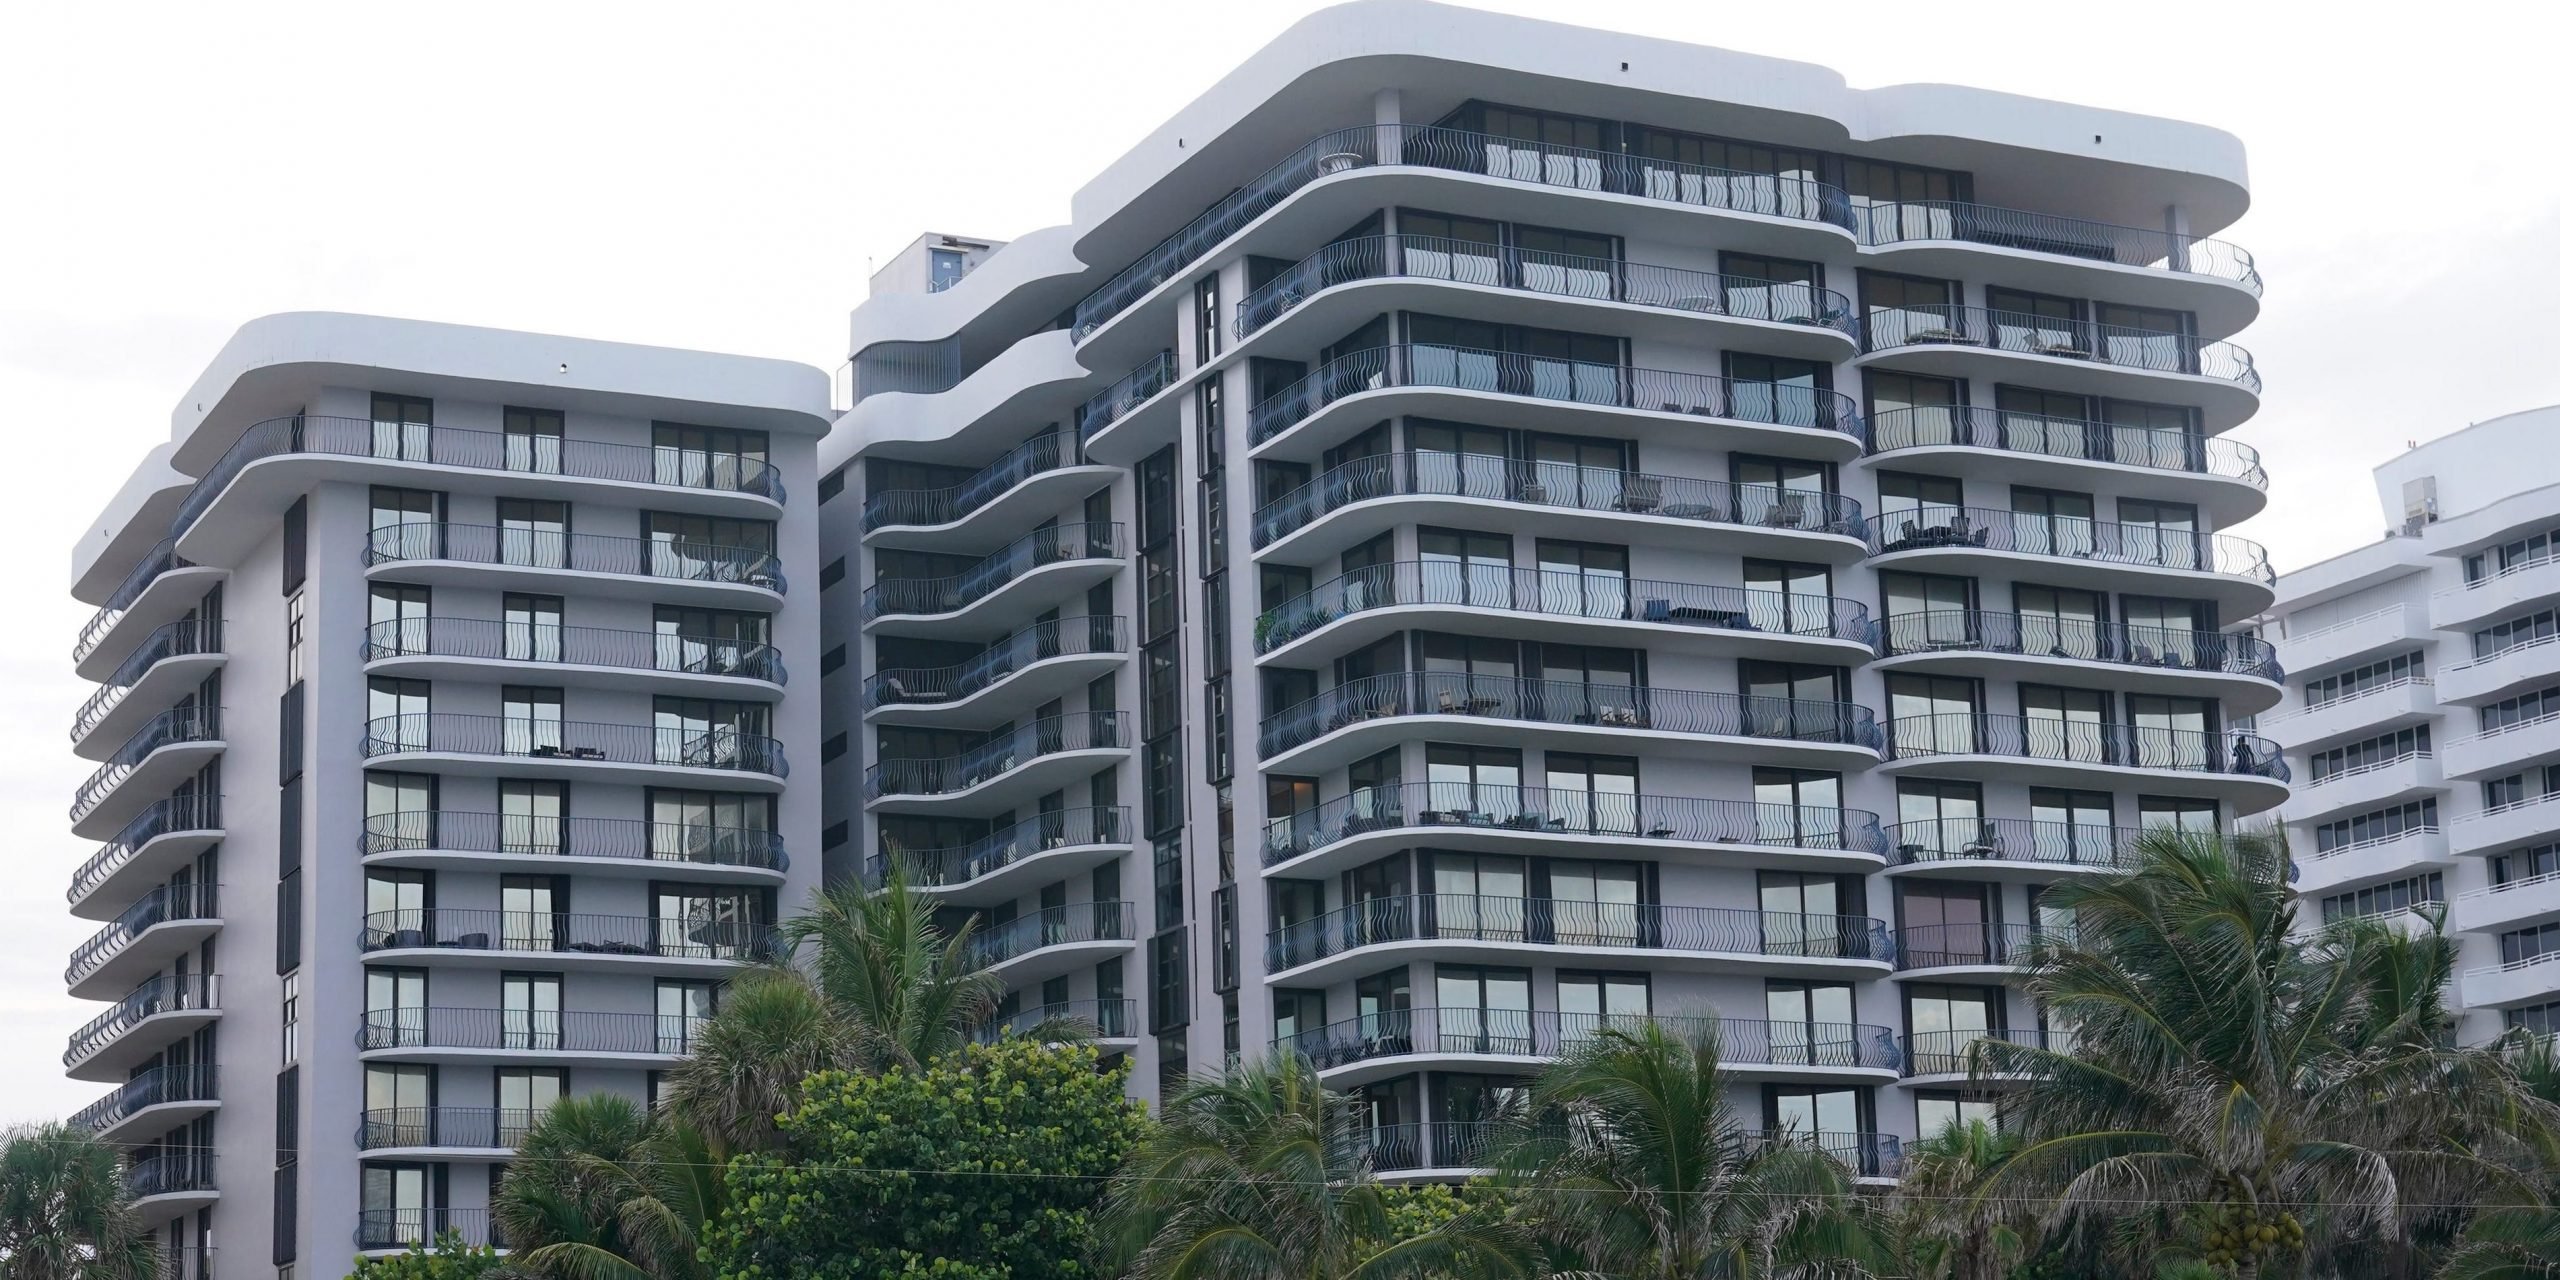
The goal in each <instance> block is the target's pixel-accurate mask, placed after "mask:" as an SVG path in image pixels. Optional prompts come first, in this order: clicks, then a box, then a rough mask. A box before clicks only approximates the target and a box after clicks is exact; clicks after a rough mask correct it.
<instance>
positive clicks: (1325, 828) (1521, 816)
mask: <svg viewBox="0 0 2560 1280" xmlns="http://www.w3.org/2000/svg"><path fill="white" fill-rule="evenodd" d="M1434 828H1461V829H1465V828H1476V829H1494V830H1503V831H1520V832H1527V833H1530V834H1532V835H1576V836H1605V837H1610V838H1613V839H1621V840H1639V839H1641V840H1678V841H1685V842H1690V843H1697V844H1739V845H1767V846H1771V847H1776V848H1786V849H1809V850H1817V851H1839V852H1848V853H1870V854H1882V853H1883V852H1884V851H1885V848H1886V845H1885V837H1884V833H1883V831H1882V829H1881V828H1880V827H1879V826H1878V823H1877V819H1876V815H1874V814H1872V813H1869V812H1867V811H1866V810H1864V809H1824V808H1810V807H1797V806H1794V805H1783V804H1755V803H1753V802H1751V801H1748V800H1701V799H1696V798H1694V797H1690V796H1650V795H1635V794H1632V793H1629V792H1622V791H1619V792H1612V791H1600V792H1593V791H1579V790H1565V789H1562V788H1551V787H1505V786H1491V785H1475V784H1470V783H1464V782H1403V783H1395V784H1391V785H1388V786H1383V787H1362V788H1360V789H1359V790H1356V791H1353V792H1352V793H1351V794H1349V795H1347V796H1340V797H1337V798H1335V799H1332V800H1328V801H1326V802H1324V803H1323V804H1320V805H1317V806H1316V807H1315V808H1313V809H1309V810H1306V811H1304V812H1301V813H1295V814H1291V815H1288V816H1286V817H1281V818H1274V819H1272V820H1271V822H1270V823H1269V824H1268V825H1266V826H1264V828H1263V832H1262V865H1264V866H1266V867H1275V866H1278V865H1280V864H1281V863H1284V862H1287V861H1289V860H1290V859H1292V858H1296V857H1299V856H1301V855H1304V854H1308V853H1313V852H1314V851H1316V850H1318V849H1322V848H1325V847H1327V846H1330V845H1334V844H1339V843H1341V842H1342V841H1344V840H1348V839H1351V838H1352V837H1354V836H1358V835H1364V834H1366V833H1368V832H1372V831H1405V830H1426V831H1427V830H1430V829H1434Z"/></svg>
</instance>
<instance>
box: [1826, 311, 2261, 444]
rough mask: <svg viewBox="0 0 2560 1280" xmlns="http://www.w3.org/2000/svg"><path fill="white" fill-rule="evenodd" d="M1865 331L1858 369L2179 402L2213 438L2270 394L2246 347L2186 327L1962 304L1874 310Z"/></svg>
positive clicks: (2245, 417) (1861, 322)
mask: <svg viewBox="0 0 2560 1280" xmlns="http://www.w3.org/2000/svg"><path fill="white" fill-rule="evenodd" d="M1859 330H1860V333H1861V334H1862V335H1863V337H1864V339H1865V352H1864V354H1862V355H1860V356H1859V357H1858V358H1857V360H1855V361H1854V362H1853V363H1855V364H1858V365H1888V366H1890V367H1892V368H1894V369H1896V370H1900V371H1906V372H1911V373H1923V374H1932V375H1935V376H1939V377H1947V378H1970V379H1973V380H1974V381H1975V382H1977V383H1978V384H1980V385H1984V386H1989V385H1994V384H1997V383H2003V382H2010V383H2025V384H2028V385H2031V386H2035V387H2040V388H2043V389H2045V390H2049V391H2058V392H2063V393H2066V394H2071V395H2080V396H2087V397H2091V398H2106V399H2121V400H2134V401H2163V400H2166V401H2172V402H2175V403H2178V404H2183V405H2188V406H2191V407H2193V408H2194V409H2195V410H2196V411H2197V413H2198V414H2199V415H2200V416H2201V417H2202V418H2203V425H2204V429H2205V434H2207V435H2213V434H2217V433H2220V432H2223V431H2227V430H2229V429H2230V428H2232V427H2234V426H2237V425H2238V424H2240V423H2241V422H2244V421H2246V420H2248V418H2249V417H2250V416H2251V415H2252V414H2255V413H2256V412H2257V411H2258V395H2259V392H2260V391H2261V390H2262V384H2261V383H2260V382H2259V379H2258V370H2257V364H2256V361H2255V359H2254V358H2253V357H2252V356H2251V355H2250V354H2249V352H2248V351H2247V350H2246V349H2244V348H2241V347H2237V346H2234V345H2232V344H2231V343H2228V342H2200V341H2198V340H2197V339H2195V338H2194V337H2192V336H2190V335H2187V334H2182V333H2167V332H2159V331H2154V330H2147V329H2131V328H2125V327H2123V326H2120V325H2104V324H2092V323H2089V322H2088V321H2085V320H2081V321H2074V320H2056V319H2050V318H2047V317H2042V316H2036V315H2030V314H2026V313H2023V312H2014V311H1995V310H1990V309H1987V308H1983V307H1953V306H1904V307H1870V308H1868V309H1867V311H1866V313H1865V314H1864V315H1863V316H1862V317H1860V320H1859Z"/></svg>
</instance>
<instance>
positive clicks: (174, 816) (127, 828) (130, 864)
mask: <svg viewBox="0 0 2560 1280" xmlns="http://www.w3.org/2000/svg"><path fill="white" fill-rule="evenodd" d="M222 835H223V832H222V797H221V796H219V795H204V796H178V797H173V798H171V799H167V800H163V801H160V802H159V803H157V804H154V805H152V806H151V807H150V808H147V809H144V810H143V811H142V812H141V813H140V814H138V815H136V816H135V818H134V819H133V821H131V822H128V823H126V824H125V825H124V828H123V829H122V830H120V831H118V832H116V834H115V837H114V838H113V839H111V840H109V841H107V842H106V844H105V846H104V847H102V848H100V849H99V850H98V851H97V852H96V853H94V854H91V855H90V856H89V860H88V861H86V862H83V863H81V864H80V869H79V870H77V871H74V872H72V873H71V888H70V890H69V892H68V893H66V894H65V895H64V896H66V897H68V898H69V899H70V901H71V914H73V915H75V916H78V917H80V918H82V919H85V920H110V919H113V918H114V915H113V914H112V913H114V912H116V911H120V910H122V909H123V904H124V903H126V902H128V901H131V900H132V897H133V895H134V894H136V893H139V892H141V891H142V890H143V888H144V887H145V886H148V885H156V884H159V883H160V882H161V881H164V880H166V879H168V878H169V875H170V873H171V872H174V871H176V870H177V869H178V868H180V867H182V866H186V865H187V864H189V863H191V862H193V861H195V857H196V855H197V854H199V853H202V852H204V851H205V850H207V849H210V848H212V847H213V846H214V845H216V844H219V843H221V841H222Z"/></svg>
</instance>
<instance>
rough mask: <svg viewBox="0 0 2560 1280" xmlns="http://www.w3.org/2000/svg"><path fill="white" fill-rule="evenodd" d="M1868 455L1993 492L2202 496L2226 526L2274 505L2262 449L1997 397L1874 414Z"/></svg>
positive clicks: (2207, 510) (2206, 509) (2205, 508)
mask: <svg viewBox="0 0 2560 1280" xmlns="http://www.w3.org/2000/svg"><path fill="white" fill-rule="evenodd" d="M1867 457H1868V458H1869V459H1870V460H1872V461H1871V465H1874V466H1878V467H1895V468H1899V467H1918V468H1921V469H1923V470H1930V469H1936V470H1940V471H1943V472H1951V473H1954V474H1960V475H1962V476H1964V477H1965V479H1967V480H1968V481H1971V482H1974V483H1976V484H1981V485H1987V486H1993V488H1992V489H1991V491H1992V492H1998V491H1999V487H2002V486H2011V485H2027V486H2030V487H2033V488H2044V489H2062V490H2066V491H2070V490H2079V491H2086V490H2089V489H2092V488H2098V487H2101V486H2103V487H2106V488H2110V489H2118V490H2131V491H2134V492H2138V493H2144V494H2148V495H2150V496H2153V497H2158V498H2169V499H2177V500H2181V501H2186V502H2192V503H2194V504H2195V505H2196V507H2197V509H2198V510H2199V511H2200V512H2201V513H2202V514H2203V515H2204V518H2205V521H2206V523H2208V524H2210V525H2212V526H2213V527H2214V528H2217V529H2227V528H2229V527H2231V526H2232V525H2235V524H2238V523H2240V522H2241V521H2243V520H2246V519H2248V518H2250V517H2252V516H2255V515H2257V514H2259V513H2260V512H2263V511H2265V510H2266V508H2267V472H2266V468H2265V466H2264V465H2263V463H2262V462H2261V461H2260V459H2259V456H2258V451H2257V450H2256V449H2253V448H2251V447H2249V446H2248V445H2245V444H2242V443H2240V442H2239V441H2237V440H2232V439H2229V438H2227V437H2222V436H2205V435H2201V434H2197V433H2190V432H2186V431H2174V430H2165V429H2161V428H2155V427H2142V426H2126V425H2119V424H2114V423H2105V422H2084V421H2079V420H2076V419H2068V418H2053V417H2047V416H2045V415H2042V414H2031V413H2008V412H2003V411H2001V410H1999V409H1996V408H1993V407H1991V406H1989V405H1927V406H1918V407H1912V408H1901V409H1884V410H1879V411H1876V412H1872V413H1869V414H1868V415H1867ZM2290 652H2291V650H2290V649H2289V648H2288V650H2287V653H2288V654H2290Z"/></svg>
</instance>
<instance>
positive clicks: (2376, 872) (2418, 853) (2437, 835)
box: [2291, 827, 2454, 898]
mask: <svg viewBox="0 0 2560 1280" xmlns="http://www.w3.org/2000/svg"><path fill="white" fill-rule="evenodd" d="M2453 865H2454V857H2453V850H2452V848H2451V846H2450V845H2449V844H2448V843H2447V842H2446V840H2445V833H2444V830H2443V828H2440V827H2413V828H2411V829H2409V830H2406V831H2401V832H2397V833H2395V834H2392V835H2388V836H2380V837H2376V838H2373V839H2368V840H2358V841H2355V842H2353V843H2351V844H2343V845H2339V846H2337V847H2335V848H2331V849H2314V848H2305V847H2303V846H2300V845H2297V846H2295V847H2294V853H2293V867H2292V870H2291V876H2292V880H2293V888H2294V891H2295V892H2297V893H2300V894H2301V895H2302V896H2303V897H2306V898H2316V897H2320V896H2321V895H2323V894H2330V893H2336V892H2338V891H2339V890H2341V889H2353V888H2358V887H2361V886H2363V885H2368V884H2378V883H2380V882H2382V881H2385V880H2401V879H2406V878H2408V877H2410V876H2413V875H2417V874H2419V873H2421V872H2426V871H2444V870H2448V869H2450V868H2451V867H2452V866H2453Z"/></svg>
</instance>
